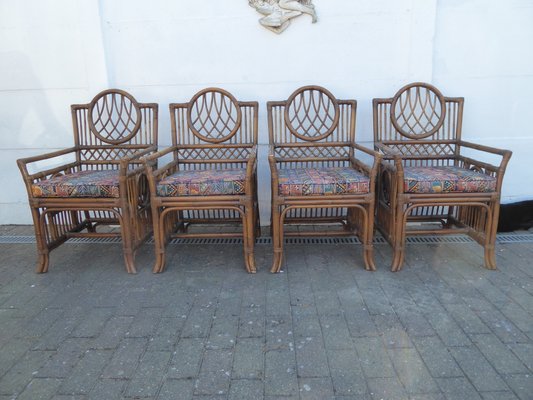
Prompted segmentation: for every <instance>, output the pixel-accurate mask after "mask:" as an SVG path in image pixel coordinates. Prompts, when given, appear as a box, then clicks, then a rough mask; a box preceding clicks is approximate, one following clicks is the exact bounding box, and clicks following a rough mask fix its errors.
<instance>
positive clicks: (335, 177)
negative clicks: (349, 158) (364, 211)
mask: <svg viewBox="0 0 533 400" xmlns="http://www.w3.org/2000/svg"><path fill="white" fill-rule="evenodd" d="M278 175H279V187H278V190H279V194H280V195H282V196H313V195H325V196H327V195H340V194H365V193H369V192H370V178H369V177H368V176H366V175H363V174H362V173H360V172H358V171H357V170H355V169H353V168H349V167H335V168H331V167H329V168H292V169H280V170H279V173H278Z"/></svg>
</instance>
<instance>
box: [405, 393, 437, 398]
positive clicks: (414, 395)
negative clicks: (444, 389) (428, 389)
mask: <svg viewBox="0 0 533 400" xmlns="http://www.w3.org/2000/svg"><path fill="white" fill-rule="evenodd" d="M409 400H446V396H444V394H442V393H424V394H413V395H410V396H409Z"/></svg>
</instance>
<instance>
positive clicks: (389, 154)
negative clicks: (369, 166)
mask: <svg viewBox="0 0 533 400" xmlns="http://www.w3.org/2000/svg"><path fill="white" fill-rule="evenodd" d="M374 146H375V147H376V148H377V149H378V150H379V151H380V152H381V153H382V155H383V156H382V163H381V167H382V168H385V169H389V170H391V172H394V173H401V174H402V175H403V164H402V159H403V158H402V154H401V153H400V152H398V151H396V150H394V149H392V148H390V147H389V146H387V145H385V144H383V143H374ZM386 159H392V160H394V165H392V164H390V163H386V162H384V161H385V160H386Z"/></svg>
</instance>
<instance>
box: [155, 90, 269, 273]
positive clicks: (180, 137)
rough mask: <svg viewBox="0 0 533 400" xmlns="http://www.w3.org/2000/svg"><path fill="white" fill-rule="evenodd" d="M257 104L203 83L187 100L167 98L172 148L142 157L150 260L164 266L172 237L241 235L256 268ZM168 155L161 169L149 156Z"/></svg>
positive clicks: (248, 260)
mask: <svg viewBox="0 0 533 400" xmlns="http://www.w3.org/2000/svg"><path fill="white" fill-rule="evenodd" d="M257 111H258V103H257V102H242V101H237V100H236V99H235V97H233V95H231V94H230V93H228V92H227V91H225V90H222V89H218V88H207V89H204V90H202V91H200V92H198V93H197V94H196V95H194V96H193V98H192V99H191V100H190V101H189V102H188V103H180V104H170V118H171V119H170V120H171V128H172V147H169V148H167V149H165V150H163V151H161V152H158V153H157V154H154V155H151V156H149V157H147V158H146V159H145V162H146V165H147V170H148V181H149V186H150V194H151V201H152V203H151V204H152V215H153V224H154V239H155V253H156V262H155V265H154V267H153V272H154V273H159V272H162V271H163V270H164V267H165V245H166V243H168V241H169V240H170V239H172V238H216V237H225V238H228V237H241V238H242V239H243V245H244V261H245V266H246V270H247V271H248V272H249V273H255V272H256V266H255V260H254V244H255V238H256V236H258V235H260V231H259V212H258V204H257V189H256V187H257V178H256V177H257V174H256V159H257V156H256V154H257V149H256V145H257V127H258V125H257ZM164 157H168V158H171V160H170V161H169V162H167V163H166V165H164V166H163V167H161V168H159V169H158V168H157V165H156V161H157V160H160V159H161V158H164ZM211 223H215V224H216V223H218V224H224V225H228V224H229V225H240V224H241V223H242V229H241V230H240V231H237V232H235V231H233V232H227V230H228V229H225V230H226V232H219V233H213V232H205V230H204V231H197V232H194V231H193V229H191V226H192V225H193V224H201V225H205V224H211Z"/></svg>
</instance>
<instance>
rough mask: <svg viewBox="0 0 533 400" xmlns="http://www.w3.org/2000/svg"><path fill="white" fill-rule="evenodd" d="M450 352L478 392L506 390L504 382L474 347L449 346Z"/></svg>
mask: <svg viewBox="0 0 533 400" xmlns="http://www.w3.org/2000/svg"><path fill="white" fill-rule="evenodd" d="M450 352H451V353H452V355H453V357H454V358H455V360H456V361H457V363H458V364H459V366H460V367H461V369H462V370H463V371H464V373H465V374H466V376H467V377H468V379H470V381H471V382H472V384H473V385H474V386H475V387H476V389H477V390H478V391H480V392H497V391H506V390H508V387H507V385H506V384H505V382H504V381H503V380H502V379H501V378H500V376H499V375H498V373H497V372H496V371H495V370H494V368H493V367H492V366H491V365H490V364H489V363H488V362H487V360H486V359H485V357H483V355H482V354H481V353H480V351H479V350H478V349H477V348H475V347H457V348H451V349H450Z"/></svg>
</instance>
